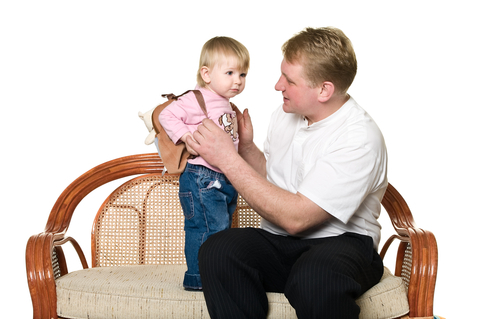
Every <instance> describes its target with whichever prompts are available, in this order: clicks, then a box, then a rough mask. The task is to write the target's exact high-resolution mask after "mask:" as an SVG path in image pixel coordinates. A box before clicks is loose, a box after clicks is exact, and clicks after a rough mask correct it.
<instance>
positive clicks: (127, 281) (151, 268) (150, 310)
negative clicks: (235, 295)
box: [56, 265, 408, 319]
mask: <svg viewBox="0 0 480 319" xmlns="http://www.w3.org/2000/svg"><path fill="white" fill-rule="evenodd" d="M185 270H186V266H185V265H145V266H122V267H101V268H91V269H85V270H79V271H75V272H72V273H69V274H67V275H65V276H62V277H60V278H58V279H57V281H56V282H57V312H58V315H59V316H61V317H64V318H89V319H93V318H115V319H135V318H143V319H146V318H152V319H153V318H155V319H157V318H182V319H185V318H192V319H198V318H210V316H209V315H208V311H207V307H206V305H205V300H204V298H203V293H201V292H191V291H186V290H184V289H183V287H182V281H183V274H184V273H185ZM268 300H269V306H270V307H269V309H270V310H269V315H268V318H275V319H281V318H296V315H295V310H294V309H293V308H292V307H291V306H290V304H289V303H288V300H287V298H285V296H284V295H283V294H279V293H268ZM357 303H358V304H359V305H360V307H361V314H360V318H395V317H398V316H401V315H404V314H406V313H408V301H407V297H406V292H405V287H404V285H403V283H402V279H401V278H398V277H394V276H392V275H391V273H390V271H388V269H385V274H384V276H383V277H382V280H381V282H380V283H379V284H378V285H376V286H375V287H373V288H372V289H370V290H369V291H367V292H366V293H365V294H364V295H363V296H361V297H360V298H359V299H358V300H357Z"/></svg>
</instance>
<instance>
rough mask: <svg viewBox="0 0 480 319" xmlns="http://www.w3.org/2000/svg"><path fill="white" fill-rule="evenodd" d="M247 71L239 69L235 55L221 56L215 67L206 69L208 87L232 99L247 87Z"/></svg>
mask: <svg viewBox="0 0 480 319" xmlns="http://www.w3.org/2000/svg"><path fill="white" fill-rule="evenodd" d="M246 76H247V73H246V72H242V71H241V70H240V69H239V66H238V61H237V59H236V58H235V57H224V56H220V57H219V59H218V61H217V63H216V64H215V65H214V66H213V68H211V69H208V68H207V71H206V79H205V80H206V81H205V82H206V83H207V88H209V89H210V90H212V91H213V92H215V93H217V94H218V95H221V96H223V97H225V98H227V99H230V98H232V97H234V96H236V95H238V94H240V93H242V91H243V89H244V88H245V81H246Z"/></svg>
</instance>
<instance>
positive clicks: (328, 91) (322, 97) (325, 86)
mask: <svg viewBox="0 0 480 319" xmlns="http://www.w3.org/2000/svg"><path fill="white" fill-rule="evenodd" d="M334 93H335V85H333V83H332V82H328V81H325V82H323V83H322V85H321V87H320V88H319V91H318V101H319V102H322V103H325V102H327V101H328V100H330V98H331V97H332V96H333V94H334Z"/></svg>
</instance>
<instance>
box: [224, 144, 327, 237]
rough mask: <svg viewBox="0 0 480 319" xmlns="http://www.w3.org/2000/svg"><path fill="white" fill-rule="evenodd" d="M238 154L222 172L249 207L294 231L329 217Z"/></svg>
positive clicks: (298, 231)
mask: <svg viewBox="0 0 480 319" xmlns="http://www.w3.org/2000/svg"><path fill="white" fill-rule="evenodd" d="M258 152H259V153H261V152H260V151H258ZM257 154H258V153H257ZM262 154H263V153H262ZM235 155H236V156H232V160H231V161H229V162H228V164H227V165H225V166H223V167H222V168H221V169H222V172H223V173H224V174H225V175H226V176H227V178H228V179H229V181H230V182H231V183H232V185H233V186H234V187H235V189H236V190H237V191H238V192H239V193H240V194H241V195H242V197H243V198H244V199H245V200H246V201H247V203H248V204H249V205H250V207H252V208H253V210H255V211H256V212H257V213H258V214H259V215H260V216H262V217H263V218H265V219H266V220H268V221H270V222H272V223H274V224H276V225H278V226H280V227H282V228H283V229H285V230H286V231H287V232H288V233H290V234H291V235H297V234H299V233H301V232H303V231H305V230H307V229H309V228H310V227H312V226H315V225H318V224H321V223H322V222H324V221H325V220H327V219H328V218H330V215H329V214H328V213H327V212H325V211H324V210H323V209H321V208H320V207H319V206H317V205H316V204H314V203H313V202H311V201H310V200H309V199H307V198H306V197H304V196H303V195H302V194H300V193H296V194H293V193H291V192H289V191H287V190H284V189H282V188H280V187H278V186H275V185H273V184H272V183H270V182H269V181H268V180H267V179H266V177H265V176H262V175H261V174H260V173H259V172H258V171H256V170H255V169H254V168H253V167H252V166H250V165H249V164H248V163H247V162H246V161H245V160H244V159H243V158H241V157H240V156H238V154H235ZM263 167H265V166H263Z"/></svg>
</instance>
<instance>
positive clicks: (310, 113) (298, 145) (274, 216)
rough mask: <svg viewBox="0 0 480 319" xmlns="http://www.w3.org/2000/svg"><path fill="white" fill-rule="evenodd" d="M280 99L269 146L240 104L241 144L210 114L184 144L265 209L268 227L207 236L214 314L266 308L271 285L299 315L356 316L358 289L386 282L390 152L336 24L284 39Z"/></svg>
mask: <svg viewBox="0 0 480 319" xmlns="http://www.w3.org/2000/svg"><path fill="white" fill-rule="evenodd" d="M282 50H283V55H284V60H283V61H282V64H281V76H280V79H279V80H278V82H277V84H276V85H275V89H276V90H277V91H281V92H282V94H283V100H284V103H283V105H282V107H280V108H279V109H277V110H276V111H275V112H274V114H273V116H272V118H271V122H270V125H269V130H268V135H267V140H266V142H265V147H264V152H263V153H262V152H261V151H260V150H259V149H258V148H257V147H256V146H255V144H254V143H253V128H252V122H251V119H250V117H249V114H248V110H245V111H244V112H243V114H242V113H240V112H239V111H237V117H238V121H239V134H240V144H239V151H238V154H237V153H236V152H235V150H234V147H233V144H232V142H231V139H229V138H228V135H226V134H224V133H223V132H221V130H220V129H218V128H217V127H216V126H215V125H214V124H213V123H211V122H210V121H208V120H205V121H204V122H203V125H201V126H199V127H198V130H197V131H196V132H194V134H193V136H194V139H191V138H189V139H188V140H187V144H188V148H189V149H191V151H192V152H193V153H198V154H200V155H201V156H202V157H203V158H204V159H205V160H206V161H207V162H209V163H210V164H211V165H213V166H216V167H218V168H219V169H220V170H221V171H222V172H223V173H224V174H225V175H226V176H227V178H228V179H229V181H230V182H231V183H232V184H233V186H234V187H235V188H236V189H237V190H238V192H239V193H240V194H241V195H242V196H243V197H244V198H245V200H246V201H247V202H248V203H249V204H250V206H251V207H252V208H253V209H255V211H257V212H258V214H259V215H260V216H261V217H262V222H261V229H252V228H247V229H231V230H227V231H224V232H220V233H218V234H216V235H215V236H212V237H210V238H209V239H208V240H207V241H206V242H205V244H204V245H203V246H202V247H201V249H200V253H199V263H200V274H201V277H202V281H203V289H204V295H205V299H206V302H207V306H208V310H209V313H210V316H211V317H212V318H248V319H252V318H265V317H266V315H267V312H268V301H267V298H266V292H267V291H273V292H283V293H284V294H285V296H286V297H287V298H288V300H289V302H290V303H291V305H292V306H293V307H294V308H295V310H296V313H297V316H298V318H342V319H345V318H358V314H359V311H360V310H359V308H358V306H357V305H356V303H355V299H356V298H358V297H359V296H360V295H361V294H363V293H364V292H365V291H366V290H368V289H369V288H371V287H372V286H373V285H375V284H376V283H378V281H379V280H380V278H381V276H382V274H383V264H382V261H381V258H380V257H379V255H378V253H377V247H378V243H379V240H380V224H379V223H378V222H377V218H378V216H379V214H380V207H381V200H382V197H383V194H384V193H385V190H386V187H387V184H388V182H387V177H386V172H387V152H386V147H385V143H384V140H383V137H382V134H381V132H380V130H379V129H378V127H377V126H376V124H375V122H374V121H373V120H372V118H371V117H370V116H369V115H368V114H367V113H366V112H365V111H364V110H363V109H362V108H361V107H360V106H359V105H358V104H357V103H356V102H355V101H354V100H353V99H352V98H351V97H350V96H349V95H348V93H347V90H348V88H349V86H350V85H351V83H352V82H353V79H354V77H355V74H356V69H357V62H356V57H355V53H354V51H353V48H352V45H351V43H350V40H349V39H348V38H347V37H346V36H345V35H344V33H343V32H342V31H340V30H338V29H335V28H319V29H312V28H307V29H305V30H304V31H302V32H300V33H299V34H297V35H295V36H294V37H293V38H291V39H290V40H288V41H287V42H286V43H285V44H284V45H283V47H282Z"/></svg>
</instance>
